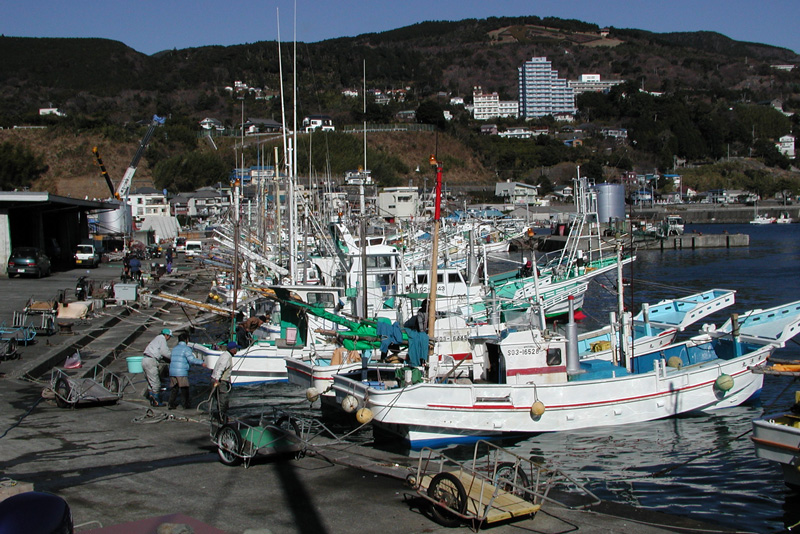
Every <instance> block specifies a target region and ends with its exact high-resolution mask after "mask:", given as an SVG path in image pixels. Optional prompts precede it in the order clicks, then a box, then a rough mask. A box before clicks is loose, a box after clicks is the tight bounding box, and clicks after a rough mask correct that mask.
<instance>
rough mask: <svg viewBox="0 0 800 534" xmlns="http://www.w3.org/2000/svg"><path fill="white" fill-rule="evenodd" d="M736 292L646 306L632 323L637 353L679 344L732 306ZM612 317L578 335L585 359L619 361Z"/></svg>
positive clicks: (705, 293)
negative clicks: (688, 331)
mask: <svg viewBox="0 0 800 534" xmlns="http://www.w3.org/2000/svg"><path fill="white" fill-rule="evenodd" d="M735 297H736V292H735V291H733V290H730V289H710V290H708V291H702V292H700V293H695V294H693V295H688V296H685V297H679V298H675V299H665V300H662V301H660V302H658V303H656V304H647V303H645V304H643V305H642V309H641V311H639V313H638V314H636V315H635V316H634V317H633V318H632V320H631V322H632V325H631V328H630V336H631V338H632V350H633V353H634V354H638V353H640V352H652V351H654V350H658V349H660V348H662V347H664V346H666V345H669V344H671V343H672V342H673V341H675V337H676V336H677V334H678V333H679V332H683V331H684V330H686V328H688V327H689V326H690V325H692V324H695V323H697V322H698V321H701V320H702V319H704V318H706V317H708V316H709V315H711V314H713V313H716V312H718V311H720V310H722V309H724V308H727V307H728V306H731V305H732V304H733V303H734V301H735ZM617 324H618V322H617V320H616V317H615V316H614V315H612V317H611V319H610V321H609V324H608V325H606V326H604V327H603V328H600V329H599V330H593V331H591V332H585V333H581V334H578V355H579V356H580V358H581V359H582V360H583V359H593V360H598V359H599V360H609V361H618V359H619V355H618V354H619V350H620V346H621V345H622V344H621V343H620V338H619V336H620V328H619V327H618V326H617Z"/></svg>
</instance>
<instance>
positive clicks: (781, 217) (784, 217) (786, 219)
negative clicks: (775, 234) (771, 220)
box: [775, 211, 792, 224]
mask: <svg viewBox="0 0 800 534" xmlns="http://www.w3.org/2000/svg"><path fill="white" fill-rule="evenodd" d="M775 223H776V224H791V223H792V216H791V215H789V212H788V211H781V212H780V213H779V214H778V218H777V219H775Z"/></svg>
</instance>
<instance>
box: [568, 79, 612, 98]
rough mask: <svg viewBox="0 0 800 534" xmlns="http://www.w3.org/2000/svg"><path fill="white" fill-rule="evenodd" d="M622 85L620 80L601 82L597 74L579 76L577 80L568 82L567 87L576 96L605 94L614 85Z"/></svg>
mask: <svg viewBox="0 0 800 534" xmlns="http://www.w3.org/2000/svg"><path fill="white" fill-rule="evenodd" d="M621 83H622V80H601V79H600V75H599V74H581V75H580V76H579V77H578V79H577V80H570V81H569V82H568V84H569V86H570V87H572V90H573V91H574V92H575V94H576V95H578V94H580V93H590V92H592V93H607V92H608V90H609V89H611V88H612V87H614V86H615V85H619V84H621Z"/></svg>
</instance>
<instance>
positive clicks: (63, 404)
mask: <svg viewBox="0 0 800 534" xmlns="http://www.w3.org/2000/svg"><path fill="white" fill-rule="evenodd" d="M70 391H71V388H70V387H69V382H67V381H66V379H64V378H59V379H58V382H56V389H55V393H56V404H57V405H58V407H59V408H68V407H69V405H70V404H69V402H68V400H67V399H69V394H70Z"/></svg>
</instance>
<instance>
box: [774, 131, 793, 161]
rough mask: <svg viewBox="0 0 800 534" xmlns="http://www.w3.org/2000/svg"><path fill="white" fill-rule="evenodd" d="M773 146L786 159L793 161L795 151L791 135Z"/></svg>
mask: <svg viewBox="0 0 800 534" xmlns="http://www.w3.org/2000/svg"><path fill="white" fill-rule="evenodd" d="M775 146H776V147H778V150H779V151H780V153H781V154H783V155H784V156H786V157H787V158H790V159H794V157H795V150H794V136H793V135H784V136H783V137H781V138H780V139H778V142H777V143H775Z"/></svg>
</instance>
